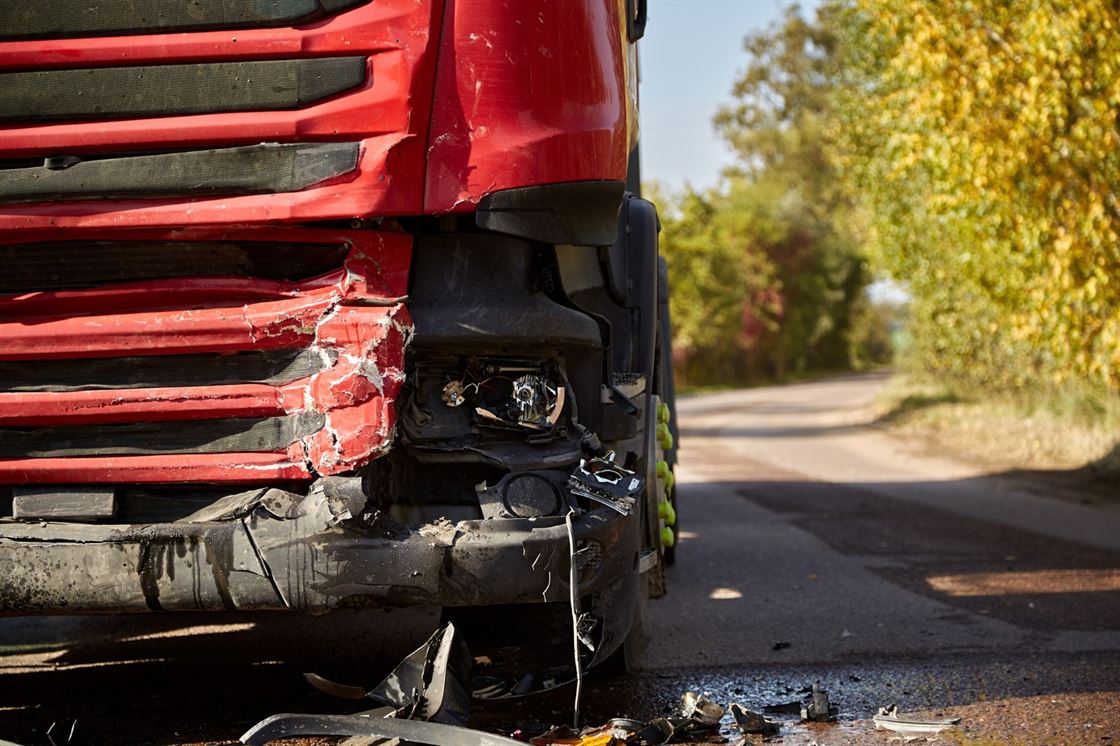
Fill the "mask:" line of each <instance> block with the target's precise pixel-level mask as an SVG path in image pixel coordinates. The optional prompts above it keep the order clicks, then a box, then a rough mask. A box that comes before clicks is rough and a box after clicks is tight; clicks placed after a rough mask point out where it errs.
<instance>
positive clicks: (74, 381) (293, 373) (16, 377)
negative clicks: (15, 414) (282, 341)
mask: <svg viewBox="0 0 1120 746" xmlns="http://www.w3.org/2000/svg"><path fill="white" fill-rule="evenodd" d="M334 358H335V353H333V352H331V353H329V354H328V355H327V357H326V359H325V360H324V356H323V354H320V353H319V352H317V351H313V350H274V351H266V352H239V353H236V354H233V355H218V354H203V355H153V356H144V357H139V356H135V357H114V358H81V359H76V360H35V361H22V360H0V392H15V391H92V390H96V389H144V388H179V387H188V386H211V385H221V384H236V383H261V384H271V385H273V386H281V385H283V384H285V383H290V382H292V381H298V380H300V379H301V378H307V377H308V376H311V375H314V374H315V373H318V372H319V371H321V370H323V368H324V367H326V365H327V364H333V363H334Z"/></svg>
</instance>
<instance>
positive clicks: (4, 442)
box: [0, 412, 325, 458]
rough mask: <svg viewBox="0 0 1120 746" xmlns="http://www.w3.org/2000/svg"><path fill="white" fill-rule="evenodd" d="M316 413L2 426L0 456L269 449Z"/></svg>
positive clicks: (312, 425) (305, 430)
mask: <svg viewBox="0 0 1120 746" xmlns="http://www.w3.org/2000/svg"><path fill="white" fill-rule="evenodd" d="M324 422H325V418H324V417H323V415H322V414H321V413H319V412H302V413H300V414H295V415H289V416H287V417H253V418H243V419H224V420H194V421H182V422H137V423H129V424H124V425H79V426H65V427H43V428H35V429H25V428H0V458H64V457H73V456H123V455H147V454H158V453H272V452H276V451H282V450H284V449H285V448H287V447H288V446H289V445H291V444H292V443H294V442H295V441H296V440H298V439H300V438H303V437H306V436H308V435H311V434H313V433H315V432H317V431H319V430H321V429H322V427H323V425H324Z"/></svg>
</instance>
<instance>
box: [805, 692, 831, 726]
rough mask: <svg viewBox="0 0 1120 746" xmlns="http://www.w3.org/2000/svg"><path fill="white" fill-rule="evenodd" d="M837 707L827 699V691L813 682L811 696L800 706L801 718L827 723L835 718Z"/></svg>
mask: <svg viewBox="0 0 1120 746" xmlns="http://www.w3.org/2000/svg"><path fill="white" fill-rule="evenodd" d="M837 712H839V709H838V708H837V707H836V705H834V704H832V703H830V702H829V701H828V692H827V691H825V690H824V689H821V688H820V687H819V686H817V685H816V684H813V692H812V696H811V698H810V700H809V702H808V703H807V704H804V705H802V706H801V719H802V720H805V721H809V722H814V723H827V722H829V721H832V720H835V719H836V714H837Z"/></svg>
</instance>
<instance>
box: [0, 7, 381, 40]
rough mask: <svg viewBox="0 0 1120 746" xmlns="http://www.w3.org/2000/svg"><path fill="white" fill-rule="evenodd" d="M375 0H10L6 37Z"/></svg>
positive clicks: (261, 18)
mask: <svg viewBox="0 0 1120 746" xmlns="http://www.w3.org/2000/svg"><path fill="white" fill-rule="evenodd" d="M368 2H370V0H269V1H268V2H262V1H261V0H84V1H83V2H80V3H79V2H74V0H4V2H3V3H0V41H14V40H17V39H45V38H54V39H58V38H66V37H73V36H109V35H113V34H122V35H129V36H132V35H134V34H161V33H165V32H169V31H174V32H182V31H215V30H220V29H236V28H254V27H255V28H269V27H276V26H295V25H300V24H305V23H311V22H313V21H318V20H320V19H322V18H326V17H328V16H332V15H337V14H339V13H342V12H343V11H346V10H350V9H352V8H357V7H358V6H360V5H365V4H367V3H368Z"/></svg>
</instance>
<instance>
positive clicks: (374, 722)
mask: <svg viewBox="0 0 1120 746" xmlns="http://www.w3.org/2000/svg"><path fill="white" fill-rule="evenodd" d="M314 736H349V737H351V738H354V737H358V738H399V739H401V740H402V741H406V742H411V743H424V744H433V745H434V746H525V744H524V743H523V742H522V741H515V740H514V739H512V738H506V737H505V736H499V735H496V734H493V733H486V732H484V731H480V730H474V729H472V728H464V727H462V726H458V725H449V724H447V723H437V722H428V721H426V720H401V719H398V718H386V717H375V716H372V715H362V714H358V715H299V714H290V713H283V714H280V715H272V716H271V717H267V718H265V719H264V720H262V721H260V722H259V723H257V724H256V725H254V726H253V727H252V728H250V729H249V730H248V731H247V732H246V733H245V735H243V736H241V743H244V744H248V745H249V746H263V745H264V744H268V743H272V742H273V741H278V740H280V739H288V738H311V737H314Z"/></svg>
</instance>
